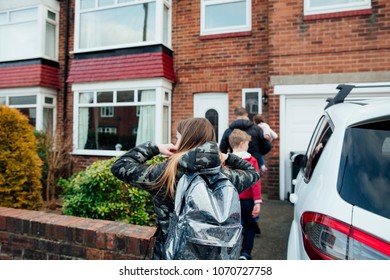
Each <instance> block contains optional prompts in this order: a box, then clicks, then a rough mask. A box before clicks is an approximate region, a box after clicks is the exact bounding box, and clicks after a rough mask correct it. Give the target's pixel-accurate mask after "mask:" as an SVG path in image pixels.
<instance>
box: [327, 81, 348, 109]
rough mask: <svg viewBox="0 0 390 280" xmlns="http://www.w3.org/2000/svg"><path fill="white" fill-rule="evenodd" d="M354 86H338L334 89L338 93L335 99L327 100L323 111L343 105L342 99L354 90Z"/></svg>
mask: <svg viewBox="0 0 390 280" xmlns="http://www.w3.org/2000/svg"><path fill="white" fill-rule="evenodd" d="M354 88H355V86H354V85H345V84H340V85H338V86H337V87H336V89H338V90H339V92H338V93H337V94H336V96H335V97H333V98H328V99H326V101H327V102H328V104H327V105H326V106H325V109H327V108H329V107H330V106H333V105H335V104H338V103H343V102H344V99H345V98H346V97H347V96H348V94H349V93H350V92H351V91H352V89H354Z"/></svg>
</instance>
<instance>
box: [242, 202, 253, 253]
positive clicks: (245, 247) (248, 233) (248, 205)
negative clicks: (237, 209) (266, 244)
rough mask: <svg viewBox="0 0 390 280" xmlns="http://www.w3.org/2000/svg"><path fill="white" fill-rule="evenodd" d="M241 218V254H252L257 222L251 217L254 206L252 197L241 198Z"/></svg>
mask: <svg viewBox="0 0 390 280" xmlns="http://www.w3.org/2000/svg"><path fill="white" fill-rule="evenodd" d="M240 202H241V219H242V224H243V227H244V228H243V231H244V238H243V240H242V245H241V254H243V253H244V254H247V255H249V256H252V255H251V253H252V249H253V243H254V240H255V235H256V228H257V222H256V219H255V218H253V217H252V210H253V206H254V202H253V199H241V200H240Z"/></svg>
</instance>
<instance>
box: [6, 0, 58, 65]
mask: <svg viewBox="0 0 390 280" xmlns="http://www.w3.org/2000/svg"><path fill="white" fill-rule="evenodd" d="M0 38H1V43H0V61H12V60H23V59H31V58H40V57H43V58H47V59H51V60H55V61H57V60H58V51H57V50H58V12H57V11H55V10H52V9H49V8H48V7H46V6H43V5H40V6H35V7H29V8H22V9H13V10H2V11H1V10H0Z"/></svg>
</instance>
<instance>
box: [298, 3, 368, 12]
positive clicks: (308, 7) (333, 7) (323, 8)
mask: <svg viewBox="0 0 390 280" xmlns="http://www.w3.org/2000/svg"><path fill="white" fill-rule="evenodd" d="M370 8H371V0H305V2H304V14H305V15H315V14H325V13H337V12H345V11H355V10H363V9H370Z"/></svg>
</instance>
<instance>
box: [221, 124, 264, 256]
mask: <svg viewBox="0 0 390 280" xmlns="http://www.w3.org/2000/svg"><path fill="white" fill-rule="evenodd" d="M250 140H251V136H250V135H249V134H247V133H246V132H245V131H243V130H240V129H234V130H233V132H232V133H231V134H230V136H229V144H230V146H231V147H232V149H233V154H235V155H237V156H239V157H241V158H243V159H245V160H247V161H249V162H250V163H251V164H252V165H253V166H254V167H255V169H256V170H258V171H259V165H258V163H257V160H256V158H254V157H253V156H252V155H251V154H249V153H248V144H249V141H250ZM239 196H240V202H241V218H242V222H243V227H244V238H243V241H242V247H241V255H240V258H239V259H240V260H251V259H252V255H251V253H252V249H253V243H254V239H255V234H256V230H257V221H256V218H257V217H258V216H259V213H260V210H261V207H260V205H261V203H262V199H261V184H260V180H259V181H257V182H256V183H255V184H254V185H253V186H252V187H250V188H249V189H247V190H246V191H244V192H242V193H241V194H240V195H239Z"/></svg>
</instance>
